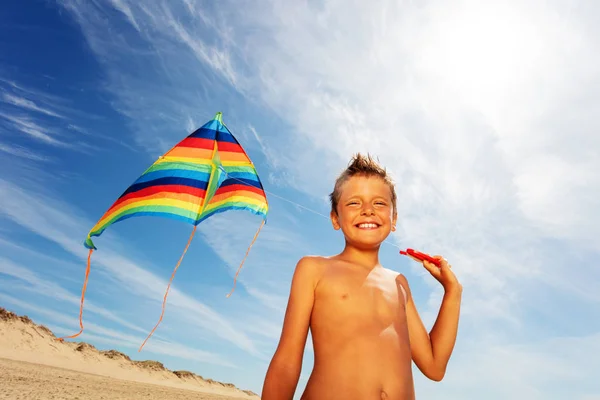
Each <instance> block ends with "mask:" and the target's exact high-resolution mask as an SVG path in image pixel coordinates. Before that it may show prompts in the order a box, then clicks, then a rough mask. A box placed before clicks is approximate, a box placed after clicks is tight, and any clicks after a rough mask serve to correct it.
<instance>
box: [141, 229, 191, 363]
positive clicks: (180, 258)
mask: <svg viewBox="0 0 600 400" xmlns="http://www.w3.org/2000/svg"><path fill="white" fill-rule="evenodd" d="M197 226H198V225H194V229H192V233H191V234H190V238H189V239H188V242H187V245H186V246H185V249H184V250H183V254H181V257H179V261H177V265H175V269H173V273H172V274H171V279H169V284H168V285H167V290H166V291H165V297H164V299H163V303H162V312H161V313H160V318H159V319H158V322H157V323H156V325H155V326H154V328H152V331H151V332H150V334H149V335H148V337H147V338H146V340H144V343H142V345H141V346H140V348H139V349H138V352H140V351H142V348H143V347H144V345H145V344H146V342H147V341H148V339H150V336H152V334H153V333H154V331H155V330H156V328H158V325H160V323H161V321H162V319H163V316H164V315H165V306H166V305H167V296H168V295H169V289H170V288H171V283H172V282H173V279H174V278H175V273H176V272H177V269H178V268H179V265H180V264H181V261H182V260H183V257H184V256H185V253H187V251H188V248H189V247H190V243H192V239H193V238H194V234H195V233H196V227H197Z"/></svg>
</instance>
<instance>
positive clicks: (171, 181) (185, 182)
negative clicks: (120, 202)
mask: <svg viewBox="0 0 600 400" xmlns="http://www.w3.org/2000/svg"><path fill="white" fill-rule="evenodd" d="M157 185H181V186H191V187H194V188H197V189H202V190H206V188H207V187H208V182H206V181H202V180H195V179H188V178H170V177H168V178H159V179H155V180H153V181H148V182H141V183H136V184H133V185H131V186H130V187H129V188H128V189H127V190H126V191H125V192H124V193H123V194H122V195H121V196H120V197H123V196H125V195H126V194H128V193H133V192H137V191H138V190H142V189H145V188H147V187H151V186H157Z"/></svg>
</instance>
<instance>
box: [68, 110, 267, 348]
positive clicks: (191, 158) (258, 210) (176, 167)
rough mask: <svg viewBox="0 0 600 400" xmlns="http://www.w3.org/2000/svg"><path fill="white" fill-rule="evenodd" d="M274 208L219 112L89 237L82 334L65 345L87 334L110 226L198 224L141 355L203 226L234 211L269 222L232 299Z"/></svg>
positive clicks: (113, 209) (142, 179)
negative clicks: (98, 242) (137, 220)
mask: <svg viewBox="0 0 600 400" xmlns="http://www.w3.org/2000/svg"><path fill="white" fill-rule="evenodd" d="M268 208H269V206H268V202H267V197H266V194H265V191H264V189H263V186H262V183H261V181H260V178H259V177H258V174H257V172H256V168H255V167H254V164H253V163H252V161H250V158H249V157H248V155H247V154H246V152H245V151H244V149H243V148H242V146H241V145H240V143H239V142H238V141H237V139H236V138H235V137H234V136H233V134H232V133H231V132H230V131H229V129H228V128H227V127H226V126H225V124H224V123H223V119H222V113H220V112H218V113H217V114H216V115H215V117H214V118H213V119H212V120H210V121H208V122H207V123H206V124H204V125H203V126H202V127H200V128H199V129H197V130H196V131H194V132H193V133H191V134H190V135H189V136H187V137H186V138H185V139H183V140H182V141H181V142H179V143H178V144H177V145H175V146H174V147H173V148H172V149H171V150H169V151H168V152H167V153H165V154H164V155H162V156H161V157H159V159H158V160H157V161H156V162H155V163H154V164H152V165H151V166H150V168H148V169H147V170H146V171H145V172H144V173H143V174H142V175H141V176H140V177H139V178H138V179H137V180H136V181H135V182H134V183H133V184H132V185H131V186H129V187H128V188H127V189H126V190H125V192H123V194H122V195H121V196H120V197H119V198H118V199H117V200H116V201H115V203H114V204H113V205H112V206H111V207H110V208H109V209H108V210H107V211H106V212H105V213H104V215H103V216H102V218H100V220H99V221H98V222H97V223H96V225H95V226H94V227H93V228H92V229H91V231H90V232H89V233H88V236H87V238H86V240H85V243H84V245H85V247H87V248H88V249H89V254H88V261H87V268H86V273H85V280H84V284H83V288H82V292H81V305H80V310H79V326H80V331H79V332H78V333H76V334H74V335H71V336H66V337H63V338H60V339H59V340H64V339H67V338H74V337H77V336H79V335H80V334H81V333H82V332H83V322H82V314H83V303H84V298H85V291H86V288H87V282H88V277H89V272H90V262H91V256H92V252H93V251H94V250H96V246H95V245H94V243H93V242H92V237H94V236H100V235H101V234H102V232H104V231H105V230H106V229H107V228H108V227H109V226H110V225H112V224H114V223H117V222H119V221H123V220H125V219H128V218H132V217H141V216H154V217H167V218H174V219H177V220H181V221H184V222H187V223H189V224H192V225H193V229H192V233H191V234H190V237H189V240H188V242H187V245H186V246H185V249H184V251H183V254H182V255H181V258H180V259H179V261H178V262H177V265H176V266H175V269H174V270H173V273H172V275H171V279H170V280H169V284H168V286H167V290H166V292H165V297H164V300H163V305H162V313H161V316H160V318H159V321H158V323H157V324H156V326H155V327H154V329H152V331H151V332H150V334H149V335H148V337H147V338H146V340H145V341H144V343H142V345H141V346H140V349H139V350H140V351H141V349H142V347H144V344H145V343H146V341H147V340H148V339H149V338H150V336H152V334H153V333H154V331H155V330H156V328H157V327H158V325H159V324H160V322H161V321H162V318H163V315H164V311H165V305H166V300H167V295H168V293H169V289H170V287H171V283H172V282H173V278H174V277H175V273H176V272H177V269H178V268H179V265H180V264H181V261H182V260H183V257H184V256H185V253H186V252H187V249H188V247H189V246H190V243H191V242H192V239H193V237H194V234H195V232H196V228H197V227H198V224H200V223H201V222H202V221H204V220H206V219H207V218H209V217H211V216H212V215H215V214H217V213H221V212H226V211H230V210H246V211H249V212H251V213H253V214H256V215H259V216H262V217H263V220H262V222H261V224H260V226H259V228H258V230H257V232H256V234H255V235H254V238H253V240H252V242H251V243H250V246H249V247H248V250H247V251H246V255H245V256H244V259H243V260H242V262H241V264H240V266H239V267H238V270H237V272H236V274H235V277H234V282H233V288H232V289H231V292H230V293H229V294H228V295H227V297H229V296H230V295H231V293H233V291H234V290H235V284H236V282H237V276H238V274H239V272H240V270H241V268H242V265H243V264H244V261H245V260H246V257H247V256H248V253H249V251H250V248H251V247H252V245H253V244H254V242H255V240H256V238H257V237H258V234H259V232H260V230H261V228H262V227H263V226H264V224H265V222H266V217H267V211H268Z"/></svg>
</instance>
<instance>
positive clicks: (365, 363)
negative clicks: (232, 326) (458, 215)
mask: <svg viewBox="0 0 600 400" xmlns="http://www.w3.org/2000/svg"><path fill="white" fill-rule="evenodd" d="M330 198H331V220H332V223H333V227H334V229H336V230H341V231H342V232H343V234H344V237H345V242H346V245H345V248H344V250H343V251H342V252H341V253H340V254H338V255H336V256H333V257H314V256H310V257H308V256H307V257H304V258H302V259H301V260H300V261H299V262H298V265H297V266H296V270H295V272H294V276H293V279H292V285H291V290H290V297H289V301H288V306H287V310H286V314H285V319H284V322H283V329H282V332H281V338H280V342H279V346H278V347H277V350H276V352H275V355H274V356H273V359H272V361H271V364H270V365H269V369H268V371H267V374H266V377H265V382H264V386H263V392H262V400H283V399H285V400H288V399H289V400H291V399H292V398H293V396H294V392H295V390H296V386H297V384H298V379H299V377H300V370H301V367H302V356H303V352H304V348H305V345H306V338H307V335H308V330H309V328H310V330H311V333H312V339H313V347H314V352H315V353H314V354H315V358H314V368H313V371H312V374H311V375H310V378H309V380H308V383H307V385H306V389H305V391H304V393H303V395H302V399H305V400H330V399H331V400H333V399H343V400H354V399H356V400H369V399H374V400H375V399H377V400H380V399H389V400H396V399H397V400H411V399H414V398H415V393H414V385H413V376H412V369H411V360H413V361H414V362H415V364H416V365H417V367H418V368H419V369H420V371H421V372H422V373H423V374H424V375H425V376H427V377H428V378H429V379H432V380H434V381H440V380H441V379H442V378H443V377H444V374H445V371H446V366H447V364H448V360H449V359H450V355H451V353H452V350H453V347H454V343H455V341H456V334H457V329H458V317H459V311H460V302H461V296H462V287H461V285H460V284H459V283H458V281H457V279H456V277H455V276H454V274H453V273H452V271H451V269H450V265H448V263H447V262H446V261H445V260H444V259H443V258H442V257H440V256H436V258H438V259H439V260H441V267H440V268H438V267H436V266H435V265H433V264H431V263H429V262H423V266H424V267H425V269H427V271H429V272H430V273H431V275H432V276H433V277H434V278H435V279H437V280H438V281H439V282H440V283H441V284H442V286H443V287H444V291H445V293H444V299H443V302H442V305H441V307H440V312H439V315H438V318H437V320H436V323H435V325H434V327H433V329H432V330H431V332H430V333H427V331H426V330H425V327H424V326H423V323H422V322H421V319H420V317H419V314H418V313H417V310H416V308H415V304H414V303H413V299H412V296H411V292H410V288H409V286H408V282H407V281H406V278H405V277H404V276H403V275H402V274H398V273H396V272H394V271H391V270H388V269H385V268H383V267H382V266H381V265H380V264H379V259H378V253H379V247H380V246H381V243H382V242H383V241H384V240H385V239H386V238H387V236H388V235H389V233H390V231H394V230H395V229H396V218H397V210H396V193H395V190H394V185H393V184H392V182H391V180H390V179H389V177H388V176H387V173H386V171H385V169H383V168H381V167H380V166H379V165H378V164H377V163H375V162H374V161H373V160H372V159H371V158H370V157H363V156H361V155H360V154H358V155H357V156H355V157H354V159H353V160H352V161H351V163H350V165H349V166H348V168H347V169H346V170H345V171H344V172H343V173H342V174H341V175H340V177H339V178H338V179H337V181H336V184H335V188H334V191H333V193H331V196H330Z"/></svg>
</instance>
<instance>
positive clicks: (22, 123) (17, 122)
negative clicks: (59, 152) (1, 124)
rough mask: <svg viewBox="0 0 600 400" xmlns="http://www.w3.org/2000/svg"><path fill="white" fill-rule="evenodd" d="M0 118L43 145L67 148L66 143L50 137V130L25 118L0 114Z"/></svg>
mask: <svg viewBox="0 0 600 400" xmlns="http://www.w3.org/2000/svg"><path fill="white" fill-rule="evenodd" d="M0 117H2V118H4V119H5V120H7V121H9V122H11V126H12V127H13V128H14V129H16V130H18V131H20V132H23V133H25V134H27V135H29V136H31V137H33V138H35V139H37V140H40V141H42V142H44V143H47V144H51V145H55V146H64V147H66V146H68V145H67V144H66V143H64V142H61V141H60V140H57V139H55V138H54V137H52V135H51V134H50V131H51V129H48V128H44V127H42V126H40V125H38V124H37V123H35V122H34V121H32V120H31V119H29V118H27V117H23V116H17V115H10V114H6V113H0Z"/></svg>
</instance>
